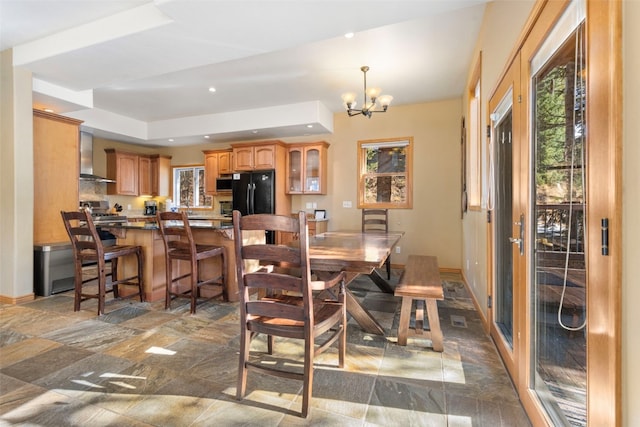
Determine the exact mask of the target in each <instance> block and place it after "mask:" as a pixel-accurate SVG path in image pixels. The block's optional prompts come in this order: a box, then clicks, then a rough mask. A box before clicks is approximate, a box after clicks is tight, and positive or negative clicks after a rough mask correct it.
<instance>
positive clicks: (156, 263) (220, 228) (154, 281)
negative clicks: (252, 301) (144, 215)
mask: <svg viewBox="0 0 640 427" xmlns="http://www.w3.org/2000/svg"><path fill="white" fill-rule="evenodd" d="M189 225H191V231H192V233H193V238H194V239H195V241H196V242H197V243H199V244H210V245H216V246H223V247H224V248H225V257H226V260H227V272H226V277H225V280H226V290H225V297H226V298H227V299H228V300H229V301H232V302H235V301H238V298H239V295H238V280H237V276H236V257H235V252H234V243H233V225H232V223H231V221H230V220H228V219H222V220H219V219H218V220H193V219H192V220H190V221H189ZM101 228H102V229H104V230H108V231H109V232H111V233H112V234H113V235H114V236H116V238H117V243H118V244H119V245H139V246H142V248H143V252H144V266H143V290H144V295H145V300H146V301H160V300H163V299H164V297H165V291H166V267H165V265H166V264H165V254H164V242H163V241H162V235H161V234H160V230H159V228H158V224H157V223H155V222H145V221H139V222H125V223H120V224H110V225H108V226H102V227H101ZM244 238H245V243H249V242H260V241H262V242H264V232H260V231H257V232H245V233H244ZM121 265H124V269H123V270H124V271H123V273H122V274H127V273H129V272H131V271H133V269H134V268H136V266H135V265H134V260H126V261H125V262H121V263H119V264H118V269H119V270H121V269H122V267H120V266H121ZM178 268H180V265H179V264H178ZM200 268H201V274H202V277H212V276H217V275H219V274H220V269H221V262H220V259H219V258H218V257H215V258H213V259H209V260H204V261H201V267H200ZM179 271H180V270H178V271H176V268H175V267H174V272H175V273H174V274H175V275H178V274H180V273H179ZM204 292H206V291H205V290H204V289H203V293H204ZM203 296H206V294H204V295H203Z"/></svg>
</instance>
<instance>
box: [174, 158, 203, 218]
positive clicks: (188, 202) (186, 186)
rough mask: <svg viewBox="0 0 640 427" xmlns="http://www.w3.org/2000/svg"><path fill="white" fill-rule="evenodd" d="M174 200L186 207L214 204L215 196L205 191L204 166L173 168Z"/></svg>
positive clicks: (177, 204) (178, 204)
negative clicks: (208, 194)
mask: <svg viewBox="0 0 640 427" xmlns="http://www.w3.org/2000/svg"><path fill="white" fill-rule="evenodd" d="M173 200H174V203H175V204H176V206H178V207H184V208H210V207H212V206H213V198H212V197H211V196H207V195H206V194H205V193H204V166H184V167H175V168H173Z"/></svg>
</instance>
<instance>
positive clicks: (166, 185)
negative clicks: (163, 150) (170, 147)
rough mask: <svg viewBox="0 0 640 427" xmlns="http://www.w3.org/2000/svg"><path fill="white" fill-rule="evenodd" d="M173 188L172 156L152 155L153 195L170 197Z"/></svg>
mask: <svg viewBox="0 0 640 427" xmlns="http://www.w3.org/2000/svg"><path fill="white" fill-rule="evenodd" d="M170 188H171V156H163V155H160V154H153V155H151V195H152V196H160V197H169V191H170Z"/></svg>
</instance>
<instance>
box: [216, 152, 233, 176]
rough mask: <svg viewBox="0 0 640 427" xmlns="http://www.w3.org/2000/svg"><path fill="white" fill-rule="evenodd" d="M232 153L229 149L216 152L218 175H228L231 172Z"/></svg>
mask: <svg viewBox="0 0 640 427" xmlns="http://www.w3.org/2000/svg"><path fill="white" fill-rule="evenodd" d="M232 157H233V153H232V152H231V150H225V151H220V152H219V153H218V176H220V175H228V174H230V173H232V172H233V163H232V160H231V159H232Z"/></svg>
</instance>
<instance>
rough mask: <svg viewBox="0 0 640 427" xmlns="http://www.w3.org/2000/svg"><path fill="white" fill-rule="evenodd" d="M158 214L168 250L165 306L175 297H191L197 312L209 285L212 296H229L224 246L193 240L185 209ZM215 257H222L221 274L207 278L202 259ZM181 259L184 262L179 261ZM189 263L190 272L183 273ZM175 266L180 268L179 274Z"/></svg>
mask: <svg viewBox="0 0 640 427" xmlns="http://www.w3.org/2000/svg"><path fill="white" fill-rule="evenodd" d="M156 217H157V221H158V228H159V229H160V234H162V240H163V241H164V249H165V262H166V274H167V279H166V281H167V285H166V286H167V290H166V295H165V305H164V308H165V309H168V308H170V307H171V298H172V297H182V296H188V297H189V298H190V299H191V314H193V313H195V312H196V301H197V299H198V298H200V297H201V288H202V286H205V285H207V288H211V290H212V292H211V294H210V295H209V298H217V297H220V296H222V297H223V298H224V299H226V281H225V274H226V271H227V264H226V257H225V249H224V247H222V246H214V245H201V244H197V243H196V242H195V240H194V239H193V233H192V232H191V226H190V225H189V218H188V217H187V214H186V213H185V212H158V213H157V215H156ZM215 257H220V271H221V274H220V275H219V276H216V277H212V278H209V279H203V278H202V277H201V276H202V272H201V268H200V267H201V266H200V261H202V260H204V259H208V258H215ZM174 261H175V262H176V264H175V265H174ZM180 261H182V263H180V264H178V262H180ZM185 265H186V267H187V268H188V271H186V272H184V273H183V271H184V270H183V269H182V266H185ZM174 267H176V276H175V277H174ZM181 273H182V274H181ZM187 278H189V280H188V281H186V280H184V279H187ZM185 282H186V283H185Z"/></svg>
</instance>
